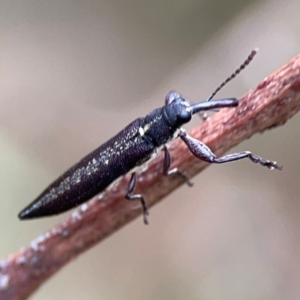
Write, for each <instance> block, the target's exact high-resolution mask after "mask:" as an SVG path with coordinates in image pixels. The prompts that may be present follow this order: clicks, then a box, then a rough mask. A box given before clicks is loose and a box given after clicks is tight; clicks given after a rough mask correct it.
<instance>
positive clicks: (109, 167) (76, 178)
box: [19, 119, 155, 219]
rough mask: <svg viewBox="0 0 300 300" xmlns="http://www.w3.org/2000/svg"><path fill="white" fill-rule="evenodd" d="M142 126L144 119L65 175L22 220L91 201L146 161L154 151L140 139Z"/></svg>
mask: <svg viewBox="0 0 300 300" xmlns="http://www.w3.org/2000/svg"><path fill="white" fill-rule="evenodd" d="M141 122H142V119H136V120H135V121H133V122H132V123H131V124H129V125H128V126H127V127H126V128H125V129H124V130H122V131H121V132H120V133H118V134H117V135H116V136H115V137H113V138H112V139H110V140H109V141H108V142H106V143H105V144H103V145H102V146H100V147H99V148H97V149H96V150H94V151H93V152H92V153H90V154H89V155H87V156H86V157H85V158H83V159H82V160H81V161H79V162H78V163H77V164H75V165H74V166H73V167H72V168H70V169H69V170H68V171H66V172H65V173H64V174H63V175H62V176H61V177H59V178H58V179H57V180H56V181H54V182H53V183H52V184H51V185H50V186H49V187H48V188H47V189H46V190H45V191H44V192H43V193H42V194H41V195H40V196H39V197H38V198H37V199H36V200H35V201H33V202H32V203H31V204H30V205H29V206H27V207H26V208H25V209H24V210H23V211H22V212H21V213H20V214H19V218H20V219H29V218H38V217H44V216H51V215H54V214H59V213H62V212H64V211H67V210H69V209H71V208H73V207H75V206H77V205H79V204H81V203H83V202H85V201H87V200H89V199H91V198H92V197H93V196H95V195H97V194H98V193H100V192H102V191H103V190H105V189H106V188H107V187H108V186H109V185H110V184H111V183H112V182H114V181H115V180H116V179H117V178H119V177H120V176H123V175H125V174H126V173H127V172H129V171H130V170H131V169H133V168H134V167H136V166H138V165H140V164H142V163H143V162H145V161H147V160H148V159H149V158H150V157H151V155H152V153H153V152H154V151H155V147H154V145H153V143H151V141H149V140H147V139H146V138H144V137H143V136H141V135H140V133H139V128H140V124H141ZM124 195H125V191H124Z"/></svg>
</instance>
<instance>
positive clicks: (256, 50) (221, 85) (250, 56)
mask: <svg viewBox="0 0 300 300" xmlns="http://www.w3.org/2000/svg"><path fill="white" fill-rule="evenodd" d="M257 52H258V48H255V49H253V50H252V51H251V53H250V54H249V56H248V57H247V58H246V60H245V61H244V62H243V63H242V64H241V65H240V66H239V68H237V69H236V70H235V71H234V72H233V73H232V74H231V75H230V76H229V77H228V78H227V79H226V80H225V81H224V82H222V83H221V84H220V85H219V86H218V87H217V88H216V89H215V91H214V92H213V93H212V94H211V96H210V97H209V98H208V99H207V101H210V100H211V99H212V98H213V97H214V96H215V95H216V94H217V93H218V92H219V91H220V90H221V89H222V88H223V87H224V85H226V84H227V83H228V82H229V81H231V80H232V79H233V78H234V77H236V76H237V75H238V74H239V73H240V72H241V71H242V70H244V69H245V68H246V67H247V66H248V65H249V63H250V62H251V61H252V59H253V58H254V56H255V55H256V53H257Z"/></svg>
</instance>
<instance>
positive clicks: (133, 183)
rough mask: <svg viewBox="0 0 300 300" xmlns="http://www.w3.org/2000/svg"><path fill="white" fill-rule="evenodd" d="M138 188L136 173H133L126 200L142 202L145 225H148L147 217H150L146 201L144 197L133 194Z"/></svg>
mask: <svg viewBox="0 0 300 300" xmlns="http://www.w3.org/2000/svg"><path fill="white" fill-rule="evenodd" d="M135 186H136V173H135V172H133V173H132V175H131V178H130V181H129V184H128V186H127V190H126V195H125V198H126V199H127V200H138V201H140V202H141V204H142V207H143V216H144V223H145V224H146V225H148V220H147V216H148V215H149V212H148V208H147V205H146V202H145V200H144V197H143V196H142V195H140V194H133V191H134V189H135Z"/></svg>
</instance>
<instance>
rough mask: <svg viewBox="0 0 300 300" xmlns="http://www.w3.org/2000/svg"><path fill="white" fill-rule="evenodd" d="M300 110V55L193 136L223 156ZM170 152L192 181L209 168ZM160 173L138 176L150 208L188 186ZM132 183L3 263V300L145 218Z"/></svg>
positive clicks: (174, 148) (21, 295)
mask: <svg viewBox="0 0 300 300" xmlns="http://www.w3.org/2000/svg"><path fill="white" fill-rule="evenodd" d="M299 109H300V55H298V56H296V57H295V58H293V59H292V60H291V61H290V62H289V63H287V64H286V65H285V66H283V67H282V68H281V69H279V70H278V71H277V72H275V73H273V74H272V75H270V76H269V77H268V78H266V79H265V80H264V81H263V82H262V83H260V84H259V85H258V86H257V87H256V88H255V89H254V90H252V91H250V92H249V93H248V94H246V95H245V96H244V97H243V98H242V99H241V100H240V105H239V107H238V108H237V109H233V108H230V109H224V110H222V111H221V112H219V113H217V114H215V115H214V116H213V117H211V118H210V119H209V120H208V121H206V122H204V123H202V124H201V125H200V126H198V127H196V128H194V129H193V130H192V131H191V132H190V133H189V134H190V135H191V136H193V137H194V138H196V139H199V140H201V141H203V142H204V143H206V144H207V145H208V146H209V147H210V148H211V149H212V150H213V151H214V152H215V153H216V154H217V155H220V154H223V153H224V152H226V151H227V150H228V149H230V148H231V147H233V146H235V145H237V144H238V143H240V142H241V141H243V140H245V139H247V138H249V137H250V136H251V135H253V134H254V133H256V132H262V131H264V130H265V129H269V128H272V127H276V126H279V125H282V124H284V123H285V122H286V121H287V120H288V119H289V118H291V117H292V116H293V115H294V114H296V113H297V112H298V110H299ZM170 152H171V155H172V159H173V165H174V166H176V167H178V168H179V169H181V170H184V171H185V172H186V173H187V174H188V175H189V176H194V175H195V174H197V173H199V172H200V171H201V170H202V169H204V168H205V167H207V166H208V165H207V164H205V163H203V162H202V161H199V160H196V159H195V158H194V157H193V156H192V155H191V153H190V152H189V151H188V150H187V149H186V146H185V145H184V144H183V143H182V142H181V141H180V140H177V141H175V142H173V143H172V144H171V146H170ZM161 169H162V156H161V155H159V156H158V157H157V158H156V159H155V160H154V161H153V162H151V163H150V164H149V166H148V167H147V170H144V171H142V172H140V173H139V174H138V177H139V182H138V188H137V192H138V193H141V194H143V195H144V196H145V199H146V200H147V203H148V206H149V207H150V206H152V205H154V204H155V203H157V202H158V201H159V200H161V199H162V198H163V197H164V196H166V195H167V194H169V193H171V192H172V191H173V190H174V189H175V188H177V187H178V186H179V185H181V184H182V183H183V182H182V180H181V179H180V178H179V177H176V176H174V177H171V178H170V177H164V176H162V172H161ZM127 183H128V176H126V177H125V178H123V179H122V180H121V181H119V182H118V183H117V184H116V185H115V186H114V187H113V188H112V189H110V190H109V191H107V192H106V193H104V194H102V195H100V196H98V197H97V198H95V199H93V200H92V201H90V202H89V203H87V204H84V205H82V206H81V207H80V208H79V209H77V210H76V211H75V212H73V213H72V214H71V216H69V217H68V218H67V219H66V220H65V221H64V222H62V223H61V224H59V225H57V226H56V227H55V228H53V229H52V230H50V231H49V232H47V233H46V234H45V235H43V236H40V237H39V238H37V239H36V240H35V241H33V242H32V243H31V245H30V246H29V247H27V248H24V249H22V250H20V251H19V252H17V253H15V254H13V255H11V256H10V257H9V258H8V259H7V260H6V261H3V262H2V263H0V299H1V300H2V299H5V300H12V299H14V300H19V299H25V298H26V297H27V296H28V295H30V294H31V293H33V292H34V291H35V290H36V289H37V288H38V287H39V286H40V285H41V284H42V283H43V282H44V281H45V280H46V279H47V278H48V277H50V276H51V275H52V274H54V273H56V272H57V271H58V270H59V269H61V268H62V267H63V266H64V265H65V264H67V263H68V262H69V261H71V260H73V259H75V258H76V257H77V256H78V255H80V254H81V253H83V252H84V251H86V250H87V249H89V248H90V247H92V246H94V245H96V244H97V243H99V242H100V241H102V240H103V239H104V238H106V237H107V236H109V235H110V234H112V233H114V232H115V231H116V230H118V229H119V228H121V227H123V226H124V225H125V224H127V223H128V222H130V221H131V220H133V219H134V218H136V217H138V216H140V214H141V209H136V203H134V204H133V203H131V202H130V201H125V200H124V191H125V190H126V186H127ZM149 187H151V188H149ZM134 207H135V208H134ZM141 226H144V225H142V221H141Z"/></svg>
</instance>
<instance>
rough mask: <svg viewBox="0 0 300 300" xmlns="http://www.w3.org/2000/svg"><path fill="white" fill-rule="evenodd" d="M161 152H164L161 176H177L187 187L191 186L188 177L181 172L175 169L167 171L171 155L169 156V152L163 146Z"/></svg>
mask: <svg viewBox="0 0 300 300" xmlns="http://www.w3.org/2000/svg"><path fill="white" fill-rule="evenodd" d="M163 150H164V152H165V157H164V163H163V174H164V175H166V176H171V175H174V174H177V175H179V176H181V177H182V178H183V180H184V182H185V183H186V184H187V185H188V186H193V183H192V182H190V180H189V178H188V176H186V175H185V174H184V173H183V172H181V171H180V170H178V169H177V168H174V169H172V170H169V169H170V166H171V155H170V152H169V150H168V148H167V146H164V147H163Z"/></svg>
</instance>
